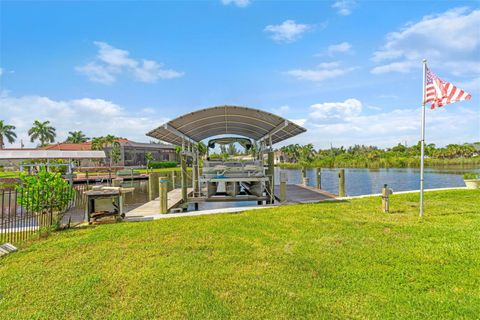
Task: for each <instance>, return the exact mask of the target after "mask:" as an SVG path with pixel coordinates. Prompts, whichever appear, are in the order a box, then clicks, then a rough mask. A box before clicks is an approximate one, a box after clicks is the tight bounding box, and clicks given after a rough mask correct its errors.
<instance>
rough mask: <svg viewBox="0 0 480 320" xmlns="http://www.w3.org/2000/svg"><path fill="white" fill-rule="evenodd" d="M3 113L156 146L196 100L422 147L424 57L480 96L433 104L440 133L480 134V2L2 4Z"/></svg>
mask: <svg viewBox="0 0 480 320" xmlns="http://www.w3.org/2000/svg"><path fill="white" fill-rule="evenodd" d="M0 9H1V12H0V14H1V16H0V28H1V30H0V45H1V51H0V54H1V55H0V68H1V74H0V85H1V98H0V99H1V100H0V119H2V120H5V121H6V122H8V123H10V124H13V125H15V126H16V127H17V134H18V136H19V141H17V142H16V143H15V144H14V146H18V145H19V144H20V139H23V141H24V143H25V145H27V146H28V145H32V144H30V143H29V141H28V137H27V135H26V131H27V130H28V128H29V126H30V125H31V123H32V122H33V120H35V119H38V120H50V121H51V122H52V124H53V125H54V126H55V127H57V130H58V139H59V140H61V139H64V138H65V137H66V135H67V133H68V131H72V130H83V131H84V132H85V133H86V134H87V135H88V136H98V135H104V134H108V133H113V134H116V135H120V136H124V137H127V138H130V139H133V140H137V141H148V140H149V138H148V137H146V136H145V133H146V132H147V131H149V130H151V129H153V128H154V127H156V126H158V125H160V124H161V123H163V122H164V121H167V120H168V119H172V118H175V117H177V116H179V115H181V114H183V113H186V112H190V111H193V110H196V109H200V108H204V107H209V106H214V105H223V104H236V105H243V106H250V107H254V108H259V109H263V110H266V111H270V112H273V113H278V114H281V115H282V116H284V117H286V118H288V119H291V120H294V121H297V122H298V123H300V124H302V125H304V126H305V127H306V128H307V129H308V132H307V133H305V134H303V135H301V136H299V137H297V138H294V139H292V140H289V141H287V143H314V144H315V146H316V147H322V148H325V147H329V146H330V143H332V144H333V145H335V146H339V145H346V146H347V145H353V144H375V145H379V146H382V147H384V146H388V145H392V144H396V143H398V142H402V143H403V142H405V141H406V142H407V143H409V144H412V143H415V142H416V141H417V140H418V139H419V132H420V109H419V108H420V103H421V81H422V74H421V60H422V58H423V57H425V58H427V59H429V66H430V68H431V69H432V71H433V72H435V73H436V74H437V75H439V76H440V77H441V78H443V79H445V80H447V81H451V82H453V83H454V84H456V85H457V86H459V87H461V88H463V89H465V90H467V91H469V92H470V93H471V94H472V95H473V98H472V100H470V101H466V102H461V103H457V104H453V105H450V106H447V107H445V108H443V109H441V110H428V114H427V123H428V127H427V140H428V142H433V143H437V144H439V145H444V144H447V143H460V142H465V141H478V140H480V110H479V101H480V100H479V96H480V9H479V2H478V1H475V2H474V1H418V2H413V1H394V2H387V1H353V0H347V1H305V2H302V1H295V2H290V1H281V2H280V1H247V0H237V1H228V0H224V1H221V0H218V1H181V2H179V1H177V2H174V1H171V2H162V1H148V2H110V1H105V2H92V1H88V2H48V1H42V2H13V1H12V2H10V1H1V7H0Z"/></svg>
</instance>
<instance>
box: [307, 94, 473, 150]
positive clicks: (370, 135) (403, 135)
mask: <svg viewBox="0 0 480 320" xmlns="http://www.w3.org/2000/svg"><path fill="white" fill-rule="evenodd" d="M472 105H473V103H470V105H469V104H464V105H461V106H460V105H459V106H455V107H445V108H440V109H436V110H428V111H427V115H426V123H427V126H426V127H427V143H436V144H438V145H446V144H448V143H464V142H473V141H477V140H478V137H479V132H480V113H478V109H477V108H474V107H472ZM381 110H383V109H382V108H379V107H377V106H375V107H371V106H369V105H365V104H364V103H362V102H361V101H360V100H358V99H355V98H350V99H346V100H345V101H340V102H322V103H317V104H314V105H312V106H311V107H310V114H309V117H308V121H307V123H306V127H307V129H308V131H307V133H305V134H304V136H303V137H302V140H303V141H304V142H303V143H306V142H309V143H314V144H315V145H316V146H317V147H328V146H329V144H330V142H332V143H333V144H334V145H336V146H340V145H344V146H351V145H354V144H370V145H377V146H380V147H387V146H392V145H394V144H397V143H398V142H404V141H407V142H408V143H409V144H414V143H417V142H418V140H420V125H421V110H420V108H395V109H393V110H391V111H381ZM372 112H374V113H372Z"/></svg>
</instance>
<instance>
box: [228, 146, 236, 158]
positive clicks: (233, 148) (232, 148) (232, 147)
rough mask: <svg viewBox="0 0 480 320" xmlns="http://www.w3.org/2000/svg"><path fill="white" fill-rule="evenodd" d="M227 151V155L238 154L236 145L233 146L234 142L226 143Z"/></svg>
mask: <svg viewBox="0 0 480 320" xmlns="http://www.w3.org/2000/svg"><path fill="white" fill-rule="evenodd" d="M227 153H228V155H230V156H235V155H237V154H238V150H237V147H235V144H234V143H229V144H228V147H227Z"/></svg>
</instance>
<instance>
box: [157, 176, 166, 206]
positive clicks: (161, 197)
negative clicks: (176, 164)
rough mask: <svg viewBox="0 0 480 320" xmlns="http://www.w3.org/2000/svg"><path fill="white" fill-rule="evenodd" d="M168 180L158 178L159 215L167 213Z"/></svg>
mask: <svg viewBox="0 0 480 320" xmlns="http://www.w3.org/2000/svg"><path fill="white" fill-rule="evenodd" d="M167 188H168V180H167V177H160V178H159V179H158V190H159V194H160V195H159V200H160V214H165V213H167V212H168V203H167V201H168V189H167Z"/></svg>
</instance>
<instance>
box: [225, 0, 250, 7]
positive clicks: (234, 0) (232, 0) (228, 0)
mask: <svg viewBox="0 0 480 320" xmlns="http://www.w3.org/2000/svg"><path fill="white" fill-rule="evenodd" d="M222 3H223V4H224V5H226V6H228V5H230V4H233V5H236V6H237V7H240V8H245V7H247V6H248V5H249V4H250V0H222Z"/></svg>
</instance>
